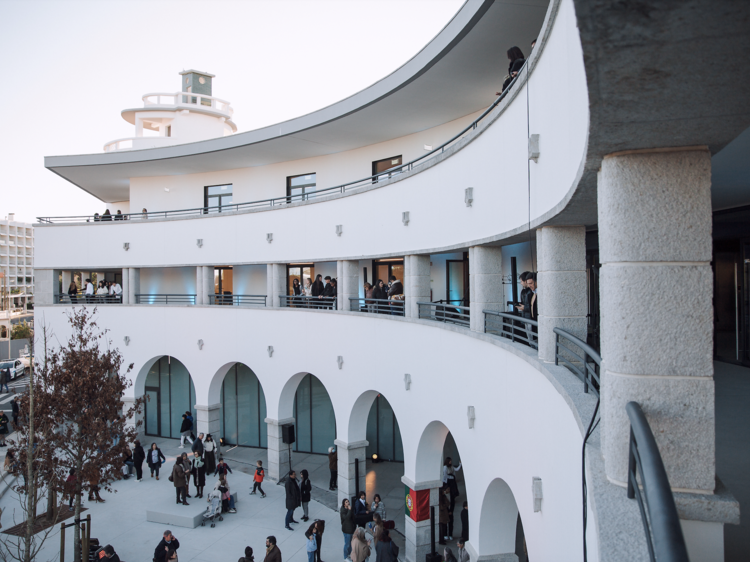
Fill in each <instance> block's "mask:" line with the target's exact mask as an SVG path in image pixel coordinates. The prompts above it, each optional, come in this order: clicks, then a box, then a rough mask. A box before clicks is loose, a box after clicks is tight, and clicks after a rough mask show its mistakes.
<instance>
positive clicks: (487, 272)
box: [469, 246, 505, 332]
mask: <svg viewBox="0 0 750 562" xmlns="http://www.w3.org/2000/svg"><path fill="white" fill-rule="evenodd" d="M469 303H470V308H471V318H470V320H471V329H472V331H474V332H484V314H483V313H482V311H483V310H494V311H496V312H503V311H504V310H505V307H504V304H503V249H502V248H501V247H499V246H498V247H495V246H472V247H470V248H469Z"/></svg>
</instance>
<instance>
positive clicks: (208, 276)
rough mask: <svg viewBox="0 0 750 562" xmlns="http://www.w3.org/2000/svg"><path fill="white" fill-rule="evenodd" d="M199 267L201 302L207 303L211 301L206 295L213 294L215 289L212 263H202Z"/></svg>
mask: <svg viewBox="0 0 750 562" xmlns="http://www.w3.org/2000/svg"><path fill="white" fill-rule="evenodd" d="M200 269H201V276H202V277H203V287H202V291H203V293H202V294H203V304H208V303H210V302H211V299H210V298H208V296H209V295H213V294H214V291H216V286H215V285H214V268H213V266H212V265H203V266H201V267H200Z"/></svg>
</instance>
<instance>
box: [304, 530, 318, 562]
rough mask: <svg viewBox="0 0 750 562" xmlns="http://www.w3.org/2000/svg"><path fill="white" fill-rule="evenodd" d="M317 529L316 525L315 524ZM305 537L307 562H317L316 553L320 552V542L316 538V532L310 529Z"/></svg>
mask: <svg viewBox="0 0 750 562" xmlns="http://www.w3.org/2000/svg"><path fill="white" fill-rule="evenodd" d="M313 527H315V523H313ZM305 537H307V545H306V550H307V562H315V552H316V551H317V550H318V542H317V540H316V537H315V530H314V529H308V530H307V531H305Z"/></svg>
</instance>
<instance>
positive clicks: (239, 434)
mask: <svg viewBox="0 0 750 562" xmlns="http://www.w3.org/2000/svg"><path fill="white" fill-rule="evenodd" d="M221 413H222V415H221V435H222V437H223V438H224V439H225V440H226V441H228V442H229V444H231V445H239V446H241V447H262V448H266V447H268V430H267V429H266V421H265V419H266V395H265V394H264V392H263V387H262V386H261V384H260V381H259V380H258V377H257V376H255V373H254V372H253V371H252V370H251V369H250V367H248V366H247V365H244V364H243V363H235V364H234V365H232V366H231V367H229V370H228V371H227V374H226V375H225V376H224V380H223V382H222V384H221Z"/></svg>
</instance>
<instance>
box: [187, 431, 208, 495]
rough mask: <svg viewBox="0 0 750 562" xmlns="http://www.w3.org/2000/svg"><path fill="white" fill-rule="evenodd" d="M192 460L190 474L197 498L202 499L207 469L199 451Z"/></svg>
mask: <svg viewBox="0 0 750 562" xmlns="http://www.w3.org/2000/svg"><path fill="white" fill-rule="evenodd" d="M196 443H197V441H196ZM190 460H191V466H190V472H191V474H192V475H193V483H194V484H195V497H196V498H202V497H203V488H204V487H205V486H206V467H205V466H204V463H203V457H201V456H200V455H199V454H198V451H195V452H194V453H193V458H192V459H190Z"/></svg>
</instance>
